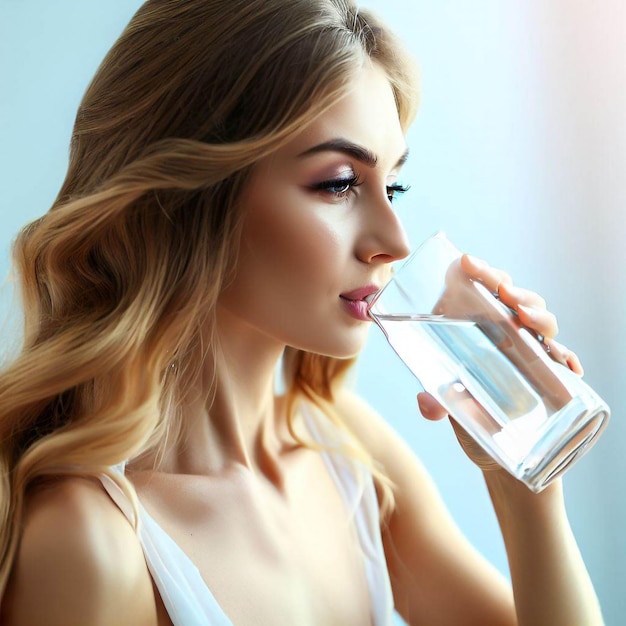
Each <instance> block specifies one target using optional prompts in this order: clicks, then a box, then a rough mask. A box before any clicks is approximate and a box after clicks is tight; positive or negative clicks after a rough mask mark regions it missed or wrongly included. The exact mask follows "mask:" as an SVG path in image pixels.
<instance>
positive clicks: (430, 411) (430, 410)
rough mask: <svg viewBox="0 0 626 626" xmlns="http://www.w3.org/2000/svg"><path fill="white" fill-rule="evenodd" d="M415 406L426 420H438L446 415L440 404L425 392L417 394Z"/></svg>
mask: <svg viewBox="0 0 626 626" xmlns="http://www.w3.org/2000/svg"><path fill="white" fill-rule="evenodd" d="M417 404H418V406H419V410H420V413H421V414H422V415H423V416H424V417H425V418H426V419H428V420H433V421H436V420H440V419H442V418H444V417H445V416H446V415H447V414H448V412H447V411H446V410H445V409H444V408H443V407H442V406H441V404H439V402H437V400H435V398H433V397H432V396H431V395H430V394H429V393H426V392H425V391H423V392H420V393H418V394H417Z"/></svg>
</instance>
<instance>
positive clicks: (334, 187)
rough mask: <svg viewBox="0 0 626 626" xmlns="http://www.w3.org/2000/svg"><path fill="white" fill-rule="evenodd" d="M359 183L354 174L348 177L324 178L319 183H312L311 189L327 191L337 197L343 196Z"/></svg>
mask: <svg viewBox="0 0 626 626" xmlns="http://www.w3.org/2000/svg"><path fill="white" fill-rule="evenodd" d="M360 184H361V182H360V181H359V177H358V176H357V175H356V174H355V175H354V176H350V177H349V178H333V179H331V180H325V181H323V182H321V183H317V184H316V185H313V189H316V190H318V191H327V192H329V193H331V194H333V195H335V196H337V197H340V198H342V197H344V196H345V195H346V194H347V193H348V192H349V191H350V189H352V188H353V187H358V186H359V185H360Z"/></svg>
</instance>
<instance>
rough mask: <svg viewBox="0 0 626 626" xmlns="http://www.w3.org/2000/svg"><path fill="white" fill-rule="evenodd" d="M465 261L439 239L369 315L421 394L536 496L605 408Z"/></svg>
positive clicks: (586, 438) (602, 418) (582, 444)
mask: <svg viewBox="0 0 626 626" xmlns="http://www.w3.org/2000/svg"><path fill="white" fill-rule="evenodd" d="M461 256H462V255H461V252H459V250H457V249H456V248H455V247H454V246H453V245H452V244H451V243H450V241H449V240H448V239H447V238H446V236H445V235H444V234H443V233H437V234H436V235H434V236H433V237H431V238H430V239H428V240H427V241H426V242H425V243H423V244H422V245H421V246H420V247H419V248H418V249H417V250H416V251H415V252H414V253H413V254H412V255H411V256H410V257H409V258H408V259H407V261H406V262H405V263H404V265H402V267H401V268H400V269H399V270H398V271H396V273H395V275H394V277H393V278H392V280H391V281H390V282H389V283H388V284H387V285H386V286H385V288H384V289H382V290H381V291H380V292H378V294H376V296H375V298H374V299H373V300H372V301H371V302H370V306H369V315H370V317H371V318H372V319H373V320H374V321H375V322H376V323H377V324H378V326H379V327H380V328H381V329H382V330H383V332H384V333H385V335H386V337H387V339H388V341H389V343H390V344H391V346H392V348H393V349H394V350H395V351H396V353H397V354H398V355H399V356H400V358H401V359H402V360H403V361H404V363H405V364H406V365H407V366H408V368H409V369H410V370H411V371H412V372H413V374H414V375H415V376H416V377H417V379H418V380H419V381H420V383H421V384H422V386H423V387H424V389H425V390H426V391H427V392H429V393H430V394H431V395H432V396H434V397H435V399H436V400H437V401H438V402H439V403H440V404H441V405H442V406H443V407H444V408H445V409H446V411H448V413H450V415H452V416H453V417H454V419H455V420H456V421H457V422H458V423H459V424H460V425H461V426H462V427H463V428H464V429H465V430H466V431H467V433H468V434H469V435H470V436H471V437H472V438H474V439H475V440H476V442H477V443H478V444H479V445H480V446H481V447H482V448H483V449H484V450H485V451H486V452H487V453H488V454H489V455H490V456H491V457H492V458H493V459H494V460H495V461H497V462H498V463H499V464H500V465H501V466H502V467H503V468H505V469H506V470H507V471H508V472H510V473H511V474H512V475H513V476H515V477H516V478H518V479H519V480H521V481H522V482H524V483H525V484H526V485H527V486H528V487H529V488H530V489H531V490H532V491H534V492H539V491H541V490H542V489H543V488H544V487H545V486H546V485H548V484H549V483H550V482H551V481H552V480H553V479H554V478H556V477H557V476H559V475H560V474H562V473H563V471H565V469H566V468H568V467H571V466H572V464H573V462H574V461H575V460H576V459H578V458H580V457H581V456H582V455H583V454H584V453H585V452H587V451H588V450H589V449H590V448H591V446H592V445H593V443H594V442H595V441H596V440H597V438H598V435H599V434H600V433H601V431H602V430H603V429H604V427H605V426H606V423H607V421H608V419H609V414H610V412H609V408H608V406H607V405H606V404H605V403H604V402H603V400H602V399H601V398H600V397H599V396H598V395H597V394H596V393H595V392H594V391H593V390H592V389H591V388H590V387H589V386H588V385H587V384H586V383H585V382H584V381H583V380H582V378H580V377H579V376H578V375H576V374H574V373H573V372H572V371H571V370H570V369H569V368H568V367H567V366H566V365H563V364H561V363H559V362H557V361H555V360H553V359H552V358H551V357H550V355H549V354H548V353H547V351H546V347H545V345H544V344H542V343H541V341H540V340H539V339H538V338H537V336H536V335H535V334H534V333H533V332H532V331H530V330H528V329H527V328H525V327H524V326H522V324H521V323H520V322H519V320H518V317H517V315H516V313H515V312H514V311H512V310H511V309H509V308H508V307H507V306H506V305H504V304H503V303H502V302H500V301H499V300H498V298H497V296H495V295H494V294H492V293H491V292H490V291H489V290H488V289H487V288H485V286H484V285H483V284H482V283H481V282H480V281H477V280H474V279H472V278H470V277H469V276H468V275H467V274H466V273H465V272H464V271H463V270H462V269H461Z"/></svg>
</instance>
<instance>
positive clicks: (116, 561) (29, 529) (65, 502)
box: [2, 477, 156, 626]
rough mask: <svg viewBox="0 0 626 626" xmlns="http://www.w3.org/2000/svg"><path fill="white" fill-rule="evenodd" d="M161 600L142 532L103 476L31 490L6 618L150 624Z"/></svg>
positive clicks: (34, 624)
mask: <svg viewBox="0 0 626 626" xmlns="http://www.w3.org/2000/svg"><path fill="white" fill-rule="evenodd" d="M154 607H155V603H154V593H153V590H152V584H151V579H150V576H149V573H148V571H147V568H146V565H145V561H144V559H143V553H142V550H141V545H140V543H139V539H138V537H137V535H136V533H135V531H134V529H133V528H132V526H131V525H130V524H129V522H128V521H127V519H126V518H125V517H124V515H123V514H122V512H121V511H120V510H119V509H118V508H117V506H116V505H115V504H114V503H113V501H112V500H111V499H110V498H109V496H108V495H107V493H106V492H105V490H104V488H103V487H102V485H101V484H100V483H99V482H98V481H97V480H96V479H91V478H81V477H64V478H61V479H58V480H55V481H54V482H47V483H46V484H43V485H40V486H38V487H37V488H36V489H35V490H34V491H33V492H32V493H31V494H29V497H28V499H27V502H26V508H25V514H24V520H23V525H22V532H21V537H20V542H19V548H18V551H17V555H16V559H15V561H14V564H13V569H12V573H11V578H10V582H9V586H8V588H7V592H6V594H5V597H4V599H3V622H2V623H3V624H7V626H13V625H15V626H17V625H21V624H31V625H32V626H37V625H38V624H47V625H53V624H78V623H84V624H88V623H89V624H91V623H93V624H96V623H97V624H119V625H120V626H122V625H124V624H131V623H133V624H150V623H155V621H156V617H155V616H154V612H155V608H154ZM151 612H152V614H153V615H152V621H151V619H150V618H151V615H150V613H151Z"/></svg>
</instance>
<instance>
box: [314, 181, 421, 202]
mask: <svg viewBox="0 0 626 626" xmlns="http://www.w3.org/2000/svg"><path fill="white" fill-rule="evenodd" d="M361 184H362V181H361V180H360V179H359V177H358V175H356V174H355V175H354V176H351V177H350V178H333V179H332V180H325V181H323V182H321V183H318V184H317V185H314V186H313V188H314V189H316V190H318V191H328V192H330V193H332V194H333V195H334V196H336V197H337V198H345V197H346V196H347V195H348V192H349V191H350V190H351V189H352V188H354V187H358V186H359V185H361ZM337 188H340V189H341V191H333V189H337ZM410 188H411V187H410V186H408V185H407V186H404V185H400V184H399V183H394V184H393V185H388V186H387V198H388V199H389V202H393V200H394V198H395V197H396V195H397V194H403V193H405V192H407V191H408V190H409V189H410Z"/></svg>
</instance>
